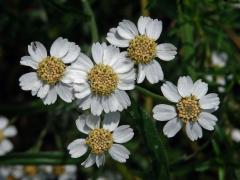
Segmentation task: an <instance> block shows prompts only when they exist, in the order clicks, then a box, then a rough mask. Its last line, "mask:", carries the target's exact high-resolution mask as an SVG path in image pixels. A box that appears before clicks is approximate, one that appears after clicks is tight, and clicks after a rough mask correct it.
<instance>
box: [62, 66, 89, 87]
mask: <svg viewBox="0 0 240 180" xmlns="http://www.w3.org/2000/svg"><path fill="white" fill-rule="evenodd" d="M86 78H87V73H86V72H84V71H81V70H80V69H74V68H72V67H70V66H69V67H67V68H66V70H65V72H64V76H63V77H62V79H61V82H63V83H65V84H70V83H85V82H86V81H87V80H86Z"/></svg>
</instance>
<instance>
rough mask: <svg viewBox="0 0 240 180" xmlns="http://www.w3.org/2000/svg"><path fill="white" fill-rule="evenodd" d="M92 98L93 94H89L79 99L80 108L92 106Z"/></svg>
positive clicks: (84, 108)
mask: <svg viewBox="0 0 240 180" xmlns="http://www.w3.org/2000/svg"><path fill="white" fill-rule="evenodd" d="M91 99H92V96H91V95H89V96H87V97H85V98H82V99H79V100H78V101H77V104H78V105H79V108H82V110H86V109H89V108H90V107H91Z"/></svg>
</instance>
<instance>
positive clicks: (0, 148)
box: [0, 116, 17, 156]
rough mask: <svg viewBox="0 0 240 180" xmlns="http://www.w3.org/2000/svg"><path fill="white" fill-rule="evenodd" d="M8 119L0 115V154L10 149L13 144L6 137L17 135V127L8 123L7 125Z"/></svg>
mask: <svg viewBox="0 0 240 180" xmlns="http://www.w3.org/2000/svg"><path fill="white" fill-rule="evenodd" d="M8 123H9V121H8V119H7V118H6V117H3V116H0V156H2V155H5V154H6V153H8V152H10V151H12V149H13V144H12V143H11V141H10V140H9V139H8V138H11V137H14V136H16V135H17V129H16V128H15V127H14V126H12V125H10V126H8Z"/></svg>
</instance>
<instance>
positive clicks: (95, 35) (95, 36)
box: [82, 0, 99, 42]
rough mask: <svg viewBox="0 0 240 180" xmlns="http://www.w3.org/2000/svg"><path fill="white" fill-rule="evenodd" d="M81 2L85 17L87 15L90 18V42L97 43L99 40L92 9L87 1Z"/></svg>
mask: <svg viewBox="0 0 240 180" xmlns="http://www.w3.org/2000/svg"><path fill="white" fill-rule="evenodd" d="M82 2H83V6H84V9H85V11H86V13H87V15H89V16H90V18H91V20H90V28H91V34H92V42H97V41H98V39H99V38H98V30H97V23H96V20H95V16H94V13H93V11H92V8H91V6H90V4H89V1H88V0H82Z"/></svg>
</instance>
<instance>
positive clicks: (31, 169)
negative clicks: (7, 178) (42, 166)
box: [23, 165, 38, 176]
mask: <svg viewBox="0 0 240 180" xmlns="http://www.w3.org/2000/svg"><path fill="white" fill-rule="evenodd" d="M23 171H24V173H25V174H26V175H28V176H35V175H36V174H37V173H38V167H37V166H33V165H28V166H25V167H24V170H23Z"/></svg>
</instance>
